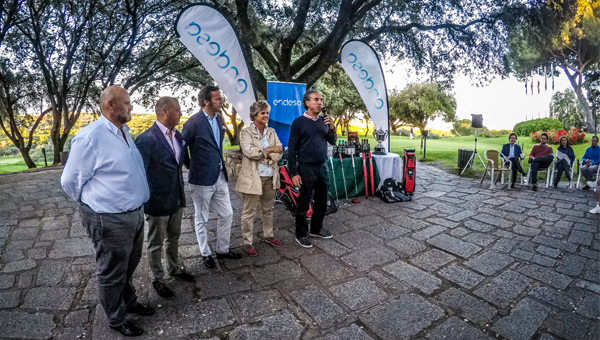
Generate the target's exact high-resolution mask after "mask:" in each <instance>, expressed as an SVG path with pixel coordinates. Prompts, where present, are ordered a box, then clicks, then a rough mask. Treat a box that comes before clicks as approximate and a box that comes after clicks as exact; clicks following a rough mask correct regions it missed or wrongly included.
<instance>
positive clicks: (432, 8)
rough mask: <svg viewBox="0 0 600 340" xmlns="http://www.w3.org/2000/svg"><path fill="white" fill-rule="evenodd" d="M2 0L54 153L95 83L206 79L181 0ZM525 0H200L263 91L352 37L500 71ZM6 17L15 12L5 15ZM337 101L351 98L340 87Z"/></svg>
mask: <svg viewBox="0 0 600 340" xmlns="http://www.w3.org/2000/svg"><path fill="white" fill-rule="evenodd" d="M0 1H2V8H1V12H0V25H2V26H0V54H2V55H3V56H5V57H6V58H9V59H10V60H11V62H13V63H14V64H15V65H17V67H16V68H14V69H13V68H11V72H12V73H13V74H14V75H15V76H17V75H21V74H22V75H26V73H27V71H31V72H33V73H34V74H35V77H34V79H36V80H35V81H36V82H35V83H33V84H32V87H34V88H37V89H40V90H41V92H42V93H43V94H40V96H42V97H43V98H41V99H40V100H34V101H32V102H34V103H36V105H37V103H40V102H41V103H42V104H43V105H44V110H42V112H48V114H49V115H50V116H51V117H52V123H53V127H52V130H51V140H52V143H53V144H54V156H55V157H54V159H55V162H58V160H59V159H60V157H59V154H60V152H61V151H62V150H63V147H64V144H65V142H66V140H67V138H68V136H69V134H70V133H71V129H72V127H73V126H74V124H75V122H76V121H77V119H78V118H79V116H80V114H81V112H82V110H97V103H96V100H97V97H98V94H99V92H100V90H101V89H102V88H104V87H106V86H108V85H112V84H119V85H122V86H124V87H125V88H126V89H128V90H129V91H130V92H137V93H140V94H143V95H144V98H145V99H146V100H148V99H150V98H153V96H155V95H156V94H157V93H158V91H159V90H160V89H161V88H163V87H167V86H168V87H170V88H173V87H177V86H179V85H181V84H187V85H192V86H194V87H199V86H201V85H204V84H206V83H207V82H209V81H210V78H209V77H208V76H207V74H206V72H204V70H203V68H202V67H201V66H200V65H199V64H198V62H197V61H196V60H195V58H194V57H193V56H192V55H191V54H190V53H188V52H187V51H185V48H184V46H183V45H182V44H181V43H180V42H179V41H178V40H177V39H176V37H175V35H174V30H173V24H174V21H175V16H176V15H177V14H178V13H179V11H180V10H181V9H182V8H183V7H185V6H187V5H188V4H189V2H187V1H184V0H94V1H92V0H0ZM525 1H526V0H462V1H433V0H427V1H423V0H354V1H352V0H324V1H310V0H298V1H279V0H268V1H259V0H209V1H208V3H209V4H211V5H212V6H214V7H216V8H217V9H218V10H220V11H221V12H222V13H223V14H224V15H225V16H226V17H227V18H228V19H229V20H230V22H231V23H232V24H233V26H234V27H235V28H236V30H237V31H238V33H239V34H240V43H241V45H242V48H243V49H244V50H245V54H246V55H247V56H248V58H249V60H248V63H249V69H250V72H251V76H252V79H253V83H254V85H255V88H256V89H257V91H258V92H259V93H260V94H261V95H262V96H263V97H264V96H265V95H266V81H267V80H280V81H291V82H299V83H306V84H307V85H308V87H311V86H313V85H314V84H315V83H316V82H317V81H318V80H319V79H320V78H321V77H322V76H323V75H325V74H326V73H327V71H328V70H329V69H330V68H331V66H332V65H335V64H336V63H337V61H338V58H339V49H340V47H341V46H342V44H343V43H344V42H345V41H347V40H349V39H352V38H354V39H360V40H362V41H364V42H367V43H369V44H371V45H372V46H373V47H374V48H375V49H376V50H377V52H378V53H379V55H380V56H384V57H385V58H386V59H387V58H390V57H391V58H395V59H405V60H409V61H410V62H412V63H413V64H414V65H415V66H416V67H417V68H419V69H427V70H428V71H429V73H430V74H431V77H432V79H435V80H436V81H439V82H443V81H447V80H448V79H451V78H452V75H453V73H454V72H455V71H456V70H458V69H460V70H461V72H464V73H471V74H475V75H479V76H481V77H483V78H485V77H488V76H490V75H493V74H498V73H503V72H504V71H505V68H504V64H503V58H502V57H503V56H504V55H505V54H506V52H507V49H506V38H507V32H508V31H509V28H510V26H511V25H512V23H513V22H515V19H516V18H518V17H519V16H520V15H521V12H522V9H523V8H524V5H523V3H524V2H525ZM11 13H13V14H14V15H13V14H11ZM7 18H13V19H11V20H13V21H12V22H10V23H9V24H8V25H7V24H6V23H7ZM0 72H2V71H0ZM17 92H19V91H16V92H13V93H17ZM332 98H334V96H332ZM337 99H338V98H336V100H337ZM344 100H345V99H344ZM347 102H351V103H358V102H359V101H357V100H355V99H354V98H351V97H348V100H347ZM347 102H346V103H347ZM27 103H28V102H25V105H27ZM331 104H332V109H333V108H334V106H335V103H334V102H333V101H332V102H331ZM15 105H16V104H15ZM343 105H347V104H343ZM46 109H49V111H46ZM13 111H14V110H13ZM339 112H343V113H344V118H343V120H347V118H348V117H349V115H350V113H351V112H356V110H355V108H351V107H349V106H348V109H347V110H341V111H339ZM38 118H39V117H38ZM233 136H235V131H234V134H233ZM13 142H14V141H13Z"/></svg>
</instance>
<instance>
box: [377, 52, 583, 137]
mask: <svg viewBox="0 0 600 340" xmlns="http://www.w3.org/2000/svg"><path fill="white" fill-rule="evenodd" d="M383 69H384V73H385V78H386V83H387V86H388V91H389V90H391V89H394V88H397V89H399V90H401V89H403V88H404V87H405V86H406V85H407V84H408V83H415V82H422V81H424V79H423V78H422V77H418V76H417V75H416V72H415V71H414V70H412V69H411V68H410V67H409V66H406V65H391V64H388V65H383ZM391 69H394V72H391V71H390V70H391ZM538 80H539V81H540V94H538V93H537V81H538ZM475 83H476V82H473V81H471V79H470V78H469V77H466V76H462V75H457V76H456V78H455V82H454V94H455V97H456V102H457V108H456V111H457V112H456V116H457V117H458V118H459V119H463V118H467V119H471V114H482V115H483V125H485V126H486V127H488V128H489V129H495V130H500V129H509V130H510V129H512V128H513V127H514V125H515V124H516V123H518V122H521V121H524V120H525V117H527V118H528V119H531V118H532V116H533V117H534V118H538V116H539V117H540V118H543V117H547V116H548V106H549V104H550V99H551V98H552V95H553V94H554V93H556V92H557V91H563V90H565V89H566V88H571V86H570V84H569V81H568V80H567V78H566V76H565V75H564V74H561V75H560V76H559V77H554V91H552V80H551V79H550V78H548V90H547V91H544V78H543V77H537V78H535V79H534V95H531V88H528V91H527V92H528V94H525V83H523V82H519V81H517V79H515V78H514V77H510V78H507V79H500V77H498V78H496V79H495V80H493V81H492V82H491V83H490V84H489V85H487V86H484V87H477V86H476V85H475ZM529 86H530V85H529V84H528V87H529ZM428 127H430V128H432V129H440V130H449V129H450V128H451V125H450V124H447V123H444V122H443V121H441V120H439V121H434V122H432V123H431V124H429V125H428Z"/></svg>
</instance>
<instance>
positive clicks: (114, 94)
mask: <svg viewBox="0 0 600 340" xmlns="http://www.w3.org/2000/svg"><path fill="white" fill-rule="evenodd" d="M132 109H133V107H132V106H131V102H130V99H129V93H127V91H126V90H125V89H124V88H122V87H119V86H109V87H107V88H105V89H104V91H102V93H101V94H100V110H101V111H102V115H104V117H106V119H108V120H110V121H111V122H112V123H113V124H115V126H116V127H118V128H121V126H122V125H123V124H125V123H127V122H128V121H130V120H131V110H132Z"/></svg>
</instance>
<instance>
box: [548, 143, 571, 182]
mask: <svg viewBox="0 0 600 340" xmlns="http://www.w3.org/2000/svg"><path fill="white" fill-rule="evenodd" d="M558 144H559V146H558V148H556V163H555V168H556V177H555V178H554V183H553V185H554V187H557V186H558V182H560V177H561V176H562V174H563V172H564V173H565V176H566V177H567V180H568V181H569V182H570V181H571V165H572V164H573V162H575V153H574V152H573V148H572V147H571V146H570V145H569V139H568V138H567V136H562V137H560V139H559V141H558Z"/></svg>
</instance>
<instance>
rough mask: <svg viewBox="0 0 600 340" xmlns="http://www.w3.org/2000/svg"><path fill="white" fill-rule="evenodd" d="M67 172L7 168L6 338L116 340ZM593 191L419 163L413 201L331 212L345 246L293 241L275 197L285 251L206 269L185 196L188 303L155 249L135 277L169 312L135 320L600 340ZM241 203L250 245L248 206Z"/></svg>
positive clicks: (193, 332) (264, 339)
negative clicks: (488, 181)
mask: <svg viewBox="0 0 600 340" xmlns="http://www.w3.org/2000/svg"><path fill="white" fill-rule="evenodd" d="M60 173H61V170H60V169H55V170H48V171H40V172H34V173H26V174H25V173H21V174H11V175H2V176H0V197H1V201H0V254H1V259H0V337H1V338H10V339H13V338H18V339H48V338H53V339H89V338H93V339H115V338H118V336H117V335H118V333H116V332H114V331H112V330H110V329H109V328H108V325H107V321H106V317H105V315H104V313H103V310H102V307H101V306H100V305H99V304H98V299H97V295H96V279H95V274H94V272H95V265H94V256H93V252H92V247H91V243H90V241H89V240H88V238H87V237H86V235H85V232H84V230H83V228H82V226H81V223H80V219H79V216H78V214H77V213H76V204H75V203H74V202H72V201H70V200H68V199H67V197H66V196H65V194H64V193H63V191H62V189H61V187H60V184H59V177H60ZM594 195H595V193H594V192H584V191H581V190H567V189H566V188H563V189H558V190H556V189H540V190H539V191H538V192H536V193H534V192H532V191H531V190H528V189H526V188H517V189H515V190H506V189H504V190H489V189H488V188H487V185H481V186H480V185H479V183H478V181H475V180H472V179H463V178H459V177H457V176H454V175H448V174H447V173H445V172H443V171H441V170H439V169H436V168H433V167H429V166H426V165H420V166H419V168H418V186H417V193H416V194H415V196H414V200H413V201H412V202H407V203H398V204H385V203H383V202H382V201H380V200H379V199H369V200H365V199H364V198H361V203H360V204H356V205H346V206H343V207H342V208H341V209H340V211H338V212H337V213H336V214H334V215H331V216H328V217H327V218H326V227H327V228H328V229H329V230H331V231H332V232H333V233H334V238H333V240H314V243H315V245H316V247H313V248H312V249H304V248H301V247H299V246H298V245H296V244H295V243H294V241H293V239H294V236H293V219H292V217H291V216H290V214H289V213H288V212H286V211H285V210H284V209H283V207H282V205H281V204H278V205H276V207H275V226H276V227H277V230H276V236H277V237H279V238H280V239H281V240H282V241H283V242H284V245H283V247H281V248H271V247H270V246H269V245H267V244H266V243H264V242H263V243H258V244H257V250H258V252H259V256H257V257H255V258H249V257H244V259H243V260H241V261H226V262H222V263H220V266H219V269H218V270H214V271H209V270H207V269H205V268H204V266H203V265H202V261H201V257H200V256H199V250H198V246H197V244H196V237H195V233H194V232H193V208H192V207H191V204H189V207H188V208H186V210H185V214H184V218H185V219H184V225H183V230H182V235H181V245H180V254H181V257H182V258H183V263H184V265H185V266H186V268H187V269H188V271H190V272H191V273H193V274H195V275H196V276H197V281H196V283H195V284H193V283H185V282H181V281H173V282H169V284H170V286H171V287H172V288H173V289H174V290H175V292H176V294H177V297H176V299H174V300H170V301H166V300H163V299H161V298H159V297H158V296H157V295H156V294H155V292H154V290H153V289H151V288H150V286H151V285H150V275H149V269H148V263H147V260H146V259H145V256H144V259H143V260H142V263H141V264H140V266H139V268H138V271H137V273H136V276H135V277H136V278H135V284H136V286H137V287H138V294H139V297H140V301H141V302H144V303H149V304H150V305H152V306H155V307H156V308H157V313H156V314H155V315H154V316H151V317H133V318H134V319H135V320H136V322H137V323H138V324H139V325H140V326H142V327H143V328H144V329H145V330H147V332H148V334H147V335H145V336H143V337H142V338H164V339H167V338H168V339H197V338H211V339H221V340H223V339H229V340H239V339H261V340H268V339H286V340H293V339H326V340H334V339H340V340H342V339H343V340H347V339H393V340H395V339H441V338H444V339H461V340H465V339H491V338H506V339H530V338H533V339H544V340H550V339H573V340H575V339H598V338H600V322H599V317H600V265H599V263H600V262H599V260H600V255H599V254H600V253H599V249H600V234H599V230H598V229H599V225H600V217H599V216H594V215H591V214H589V213H588V212H587V211H588V210H589V209H590V208H591V207H592V206H593V203H594ZM232 199H233V205H234V211H235V217H234V227H233V231H234V234H233V236H232V244H233V245H234V246H239V245H241V236H240V228H239V221H240V214H241V202H240V199H239V198H238V197H237V196H236V195H235V194H233V195H232ZM215 221H216V220H215V216H214V215H213V216H211V222H210V223H211V224H210V229H211V230H213V231H214V226H215ZM258 229H259V228H258V223H257V230H258ZM211 236H212V238H213V239H214V233H212V234H211Z"/></svg>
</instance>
